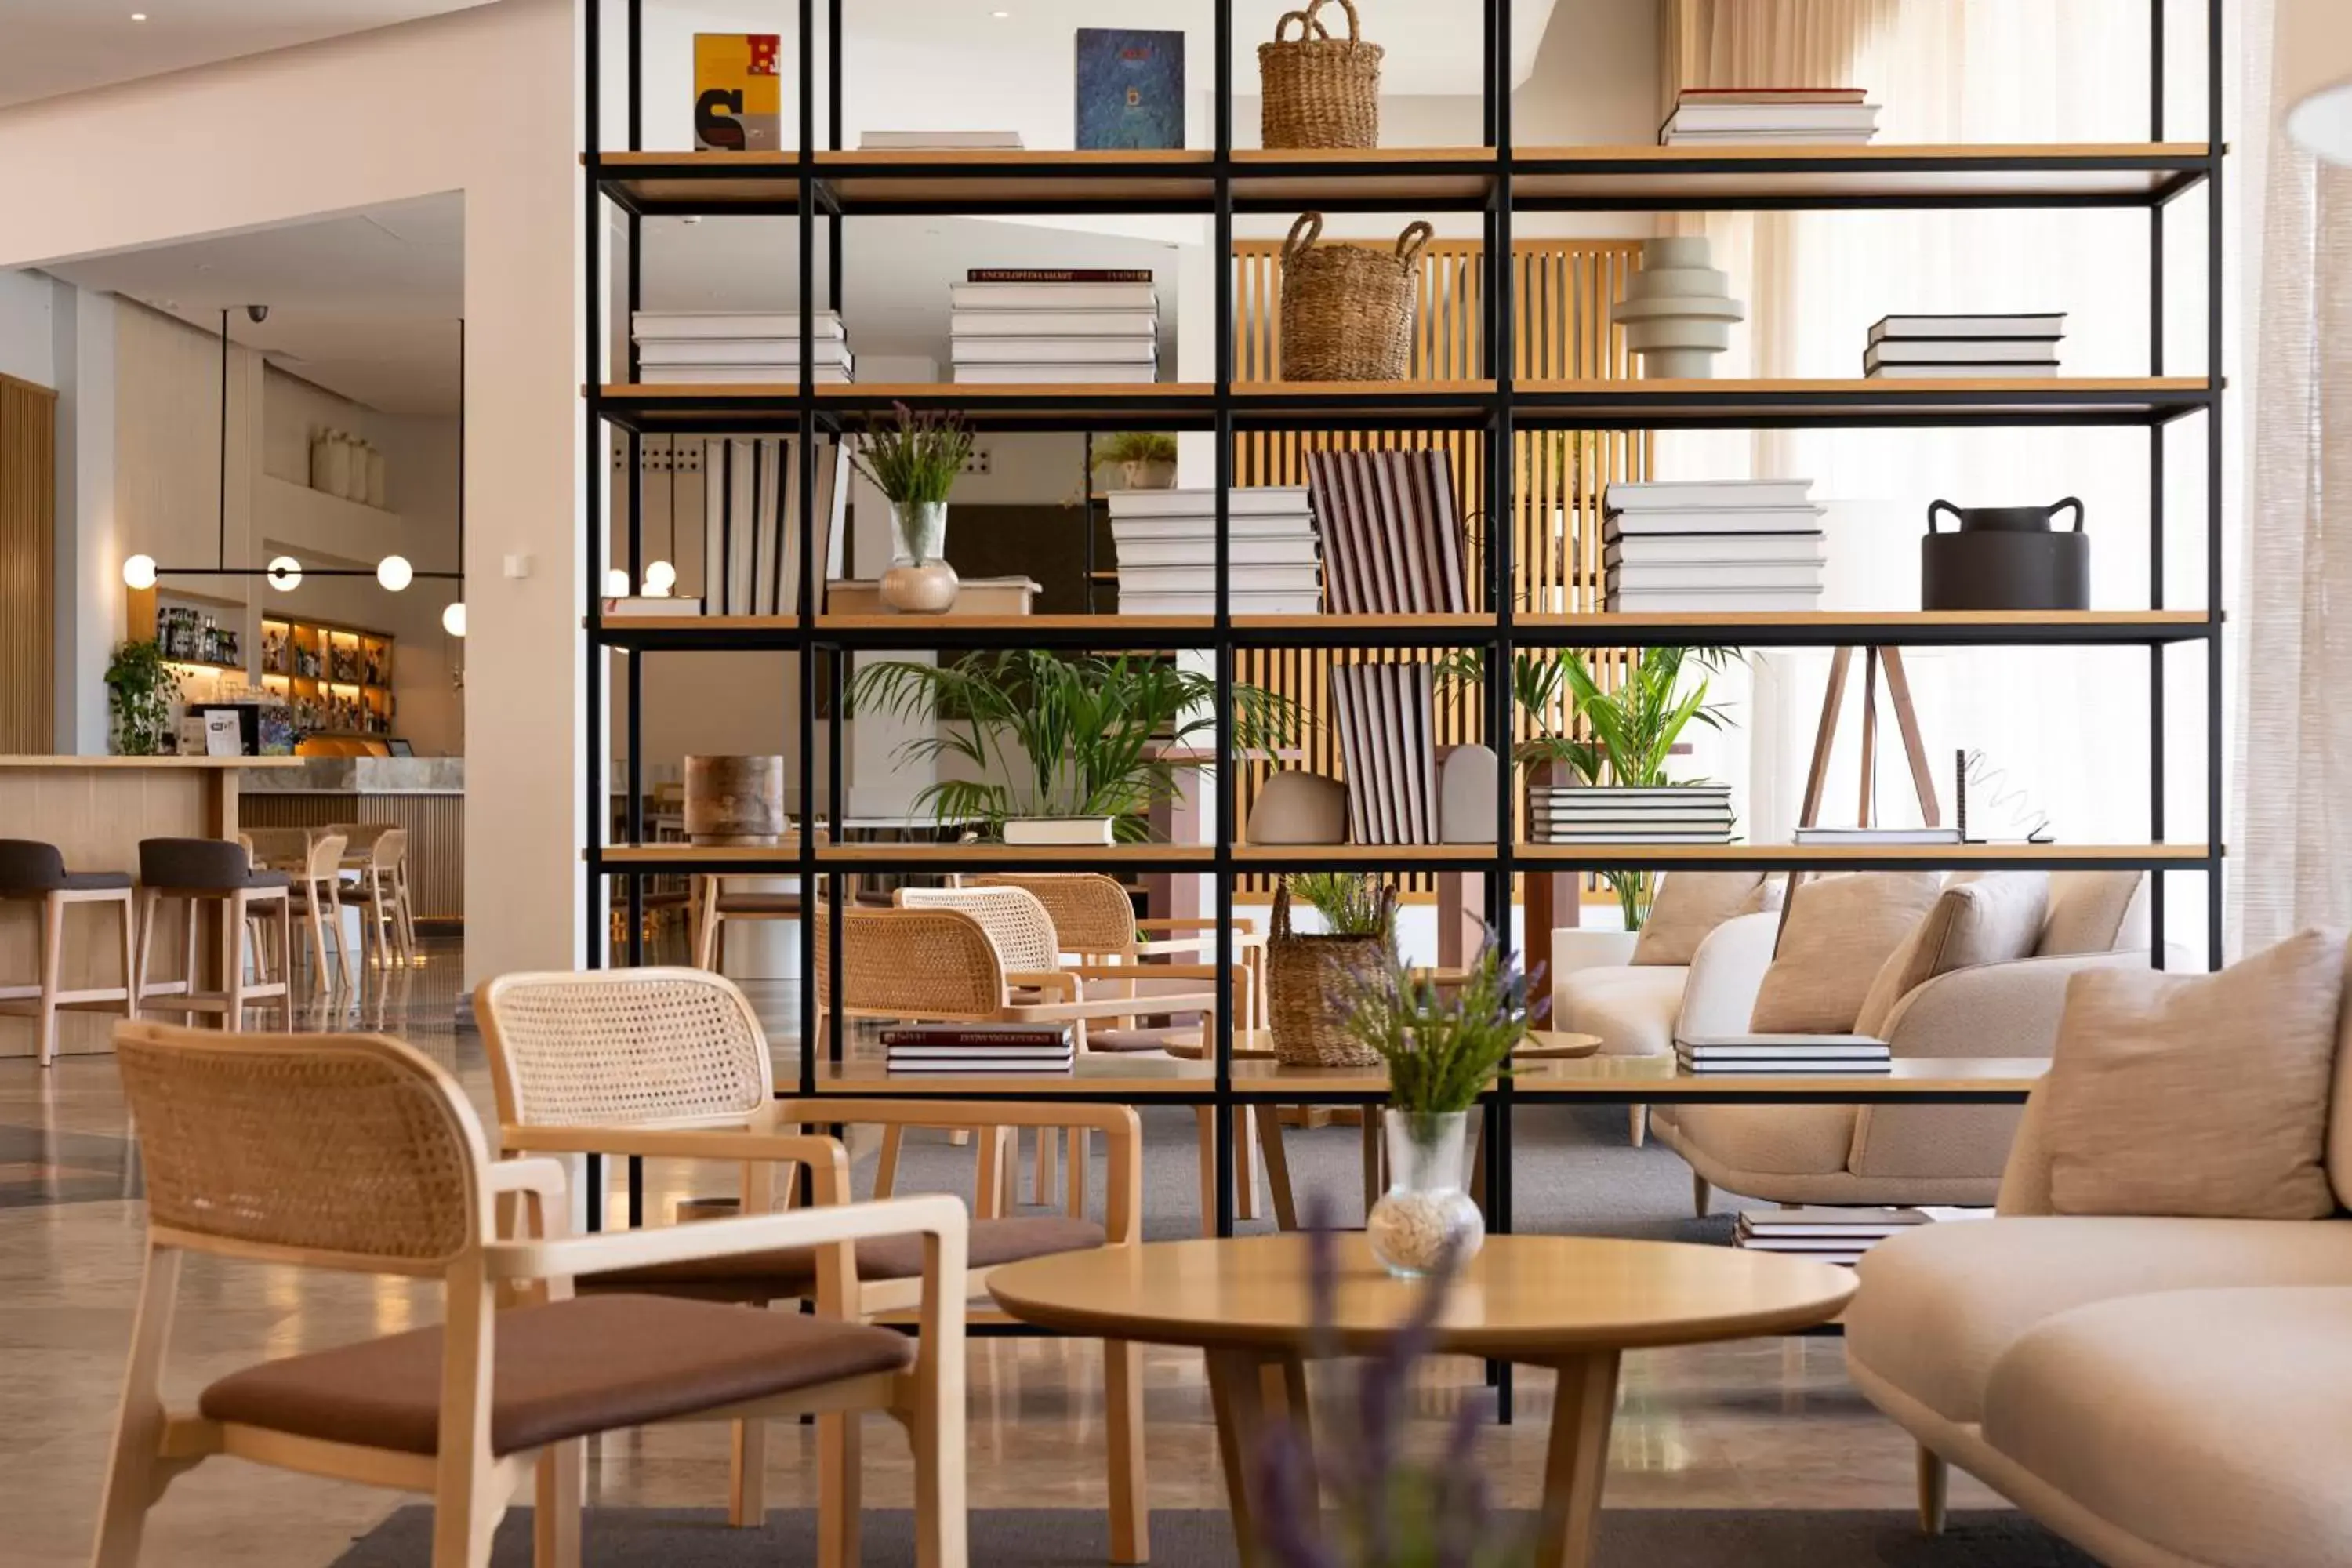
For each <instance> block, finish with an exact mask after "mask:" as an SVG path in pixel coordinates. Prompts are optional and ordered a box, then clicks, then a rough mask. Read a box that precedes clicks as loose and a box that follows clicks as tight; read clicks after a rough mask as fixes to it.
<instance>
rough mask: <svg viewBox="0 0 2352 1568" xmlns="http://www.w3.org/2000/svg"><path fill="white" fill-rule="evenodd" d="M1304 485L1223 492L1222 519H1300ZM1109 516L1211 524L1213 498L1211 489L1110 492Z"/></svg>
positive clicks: (1303, 510) (1305, 505) (1242, 487)
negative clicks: (1180, 519)
mask: <svg viewBox="0 0 2352 1568" xmlns="http://www.w3.org/2000/svg"><path fill="white" fill-rule="evenodd" d="M1308 506H1309V501H1308V499H1307V487H1306V486H1305V485H1236V486H1234V488H1233V489H1229V490H1227V491H1226V492H1225V515H1227V516H1228V517H1233V518H1244V517H1273V518H1283V519H1291V518H1301V517H1305V516H1307V513H1308ZM1109 507H1110V514H1111V516H1112V517H1113V518H1115V519H1118V520H1120V521H1127V520H1130V519H1149V518H1177V517H1181V518H1200V519H1207V520H1211V521H1213V520H1214V519H1215V517H1216V515H1217V496H1216V492H1215V491H1214V490H1212V489H1167V490H1113V491H1112V492H1111V493H1110V501H1109Z"/></svg>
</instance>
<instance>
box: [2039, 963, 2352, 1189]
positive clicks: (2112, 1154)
mask: <svg viewBox="0 0 2352 1568" xmlns="http://www.w3.org/2000/svg"><path fill="white" fill-rule="evenodd" d="M2343 981H2344V941H2343V938H2341V937H2340V936H2331V935H2328V934H2326V933H2324V932H2320V931H2305V932H2304V933H2303V934H2301V935H2299V936H2294V937H2290V938H2289V939H2287V940H2286V941H2285V942H2281V943H2279V944H2278V945H2277V946H2276V947H2273V948H2270V949H2268V950H2267V951H2265V952H2259V953H2256V954H2255V955H2254V956H2253V957H2252V958H2249V959H2247V960H2245V961H2244V962H2243V963H2237V964H2233V965H2231V967H2230V968H2228V969H2225V970H2223V971H2222V972H2221V973H2219V974H2210V975H2175V974H2166V973H2160V972H2158V971H2155V970H2146V969H2106V970H2097V971H2094V972H2091V973H2084V974H2078V975H2076V976H2075V977H2074V980H2073V982H2072V983H2071V984H2069V985H2068V986H2067V988H2066V1010H2065V1013H2064V1015H2063V1016H2062V1017H2061V1019H2060V1020H2059V1025H2058V1049H2057V1052H2056V1054H2055V1055H2054V1056H2053V1058H2051V1064H2050V1079H2049V1083H2048V1086H2047V1089H2046V1092H2047V1094H2048V1097H2049V1104H2048V1107H2047V1110H2046V1119H2045V1121H2044V1124H2043V1130H2042V1131H2043V1137H2044V1140H2045V1142H2046V1145H2047V1147H2048V1149H2049V1151H2050V1203H2051V1207H2052V1208H2053V1209H2054V1210H2056V1211H2057V1212H2058V1213H2060V1214H2097V1215H2182V1216H2200V1215H2201V1216H2205V1217H2210V1218H2238V1219H2317V1218H2320V1217H2321V1216H2323V1215H2328V1214H2332V1213H2334V1212H2335V1208H2336V1195H2335V1193H2334V1192H2333V1191H2332V1190H2331V1189H2330V1188H2329V1186H2328V1183H2327V1173H2326V1169H2325V1167H2324V1165H2323V1163H2322V1162H2323V1160H2324V1159H2325V1157H2326V1138H2327V1110H2328V1099H2329V1093H2328V1091H2329V1087H2330V1079H2332V1077H2333V1070H2334V1065H2335V1058H2336V1013H2337V1008H2338V1006H2339V1005H2340V1003H2341V1000H2342V994H2343Z"/></svg>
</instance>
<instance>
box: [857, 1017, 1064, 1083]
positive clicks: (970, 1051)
mask: <svg viewBox="0 0 2352 1568" xmlns="http://www.w3.org/2000/svg"><path fill="white" fill-rule="evenodd" d="M882 1048H883V1050H884V1051H885V1052H886V1053H887V1058H886V1059H887V1066H888V1068H889V1070H890V1071H892V1072H919V1073H1023V1072H1068V1071H1069V1070H1070V1069H1071V1063H1072V1062H1073V1061H1075V1060H1076V1056H1077V1048H1076V1045H1075V1044H1074V1042H1073V1040H1072V1037H1071V1034H1070V1029H1069V1026H1067V1025H1066V1024H1064V1025H1041V1024H906V1025H901V1026H897V1027H895V1028H888V1029H885V1030H883V1031H882Z"/></svg>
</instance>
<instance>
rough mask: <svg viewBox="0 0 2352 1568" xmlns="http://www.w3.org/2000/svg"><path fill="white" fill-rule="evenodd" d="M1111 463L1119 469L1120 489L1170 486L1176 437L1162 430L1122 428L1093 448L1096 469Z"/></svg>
mask: <svg viewBox="0 0 2352 1568" xmlns="http://www.w3.org/2000/svg"><path fill="white" fill-rule="evenodd" d="M1114 464H1116V465H1117V466H1118V478H1119V483H1118V488H1119V489H1129V490H1166V489H1175V488H1176V437H1174V436H1172V435H1171V434H1169V433H1168V432H1167V431H1165V430H1122V431H1120V432H1119V433H1118V435H1116V436H1111V437H1107V438H1105V439H1104V440H1102V441H1101V442H1099V443H1097V445H1096V447H1095V466H1096V467H1097V468H1106V467H1108V466H1111V465H1114ZM1106 488H1108V487H1106Z"/></svg>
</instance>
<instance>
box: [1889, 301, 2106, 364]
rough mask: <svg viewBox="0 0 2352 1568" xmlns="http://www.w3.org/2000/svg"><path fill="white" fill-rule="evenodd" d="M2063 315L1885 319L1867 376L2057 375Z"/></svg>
mask: <svg viewBox="0 0 2352 1568" xmlns="http://www.w3.org/2000/svg"><path fill="white" fill-rule="evenodd" d="M2065 335H2066V317H2065V313H2064V312H2063V311H2060V312H2057V313H2055V314H2052V315H2017V316H1882V317H1880V318H1879V319H1878V323H1877V324H1876V325H1875V326H1874V327H1872V328H1871V329H1870V346H1869V347H1868V348H1866V349H1864V351H1863V355H1862V374H1863V375H1864V377H1866V378H1868V379H1870V380H1873V381H1894V380H1910V379H1918V378H1927V379H1937V378H1950V377H1971V376H1973V377H1986V376H1997V377H2000V378H2001V379H2004V380H2006V379H2008V378H2010V377H2012V376H2024V375H2033V376H2049V375H2056V374H2058V343H2059V340H2061V339H2062V338H2063V337H2065Z"/></svg>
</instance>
